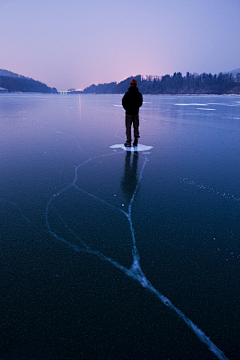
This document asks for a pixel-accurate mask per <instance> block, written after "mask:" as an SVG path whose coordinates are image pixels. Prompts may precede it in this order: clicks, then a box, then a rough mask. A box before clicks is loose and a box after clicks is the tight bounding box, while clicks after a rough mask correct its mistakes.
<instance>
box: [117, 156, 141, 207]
mask: <svg viewBox="0 0 240 360" xmlns="http://www.w3.org/2000/svg"><path fill="white" fill-rule="evenodd" d="M131 153H132V152H131V151H126V157H125V167H124V175H123V177H122V180H121V188H122V191H123V193H124V194H125V196H126V198H127V200H128V201H129V202H130V200H131V198H132V196H133V194H134V191H135V189H136V186H137V183H138V178H137V167H138V152H137V151H134V153H133V159H132V163H131Z"/></svg>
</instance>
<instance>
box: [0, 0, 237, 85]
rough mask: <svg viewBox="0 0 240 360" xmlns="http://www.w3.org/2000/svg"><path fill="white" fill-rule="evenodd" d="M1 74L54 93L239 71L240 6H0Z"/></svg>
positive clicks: (11, 0) (202, 2)
mask: <svg viewBox="0 0 240 360" xmlns="http://www.w3.org/2000/svg"><path fill="white" fill-rule="evenodd" d="M0 34H1V35H0V69H5V70H9V71H12V72H15V73H18V74H20V75H24V76H27V77H30V78H33V79H36V80H39V81H41V82H44V83H46V84H47V85H48V86H51V87H56V88H57V89H58V90H67V89H69V88H75V89H84V88H85V87H87V86H90V85H91V84H96V85H97V84H99V83H108V82H112V81H117V82H120V81H121V80H123V79H126V78H127V77H129V76H132V75H139V74H140V75H158V76H162V75H165V74H173V73H174V72H181V73H182V74H183V75H185V74H186V72H188V71H189V72H190V73H199V74H201V73H203V72H206V73H210V72H211V73H212V74H218V73H220V72H228V71H231V70H234V69H237V68H240V0H0Z"/></svg>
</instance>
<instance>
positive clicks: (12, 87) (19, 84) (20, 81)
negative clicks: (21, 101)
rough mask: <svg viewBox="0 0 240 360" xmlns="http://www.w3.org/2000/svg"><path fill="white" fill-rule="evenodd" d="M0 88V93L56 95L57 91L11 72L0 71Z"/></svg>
mask: <svg viewBox="0 0 240 360" xmlns="http://www.w3.org/2000/svg"><path fill="white" fill-rule="evenodd" d="M0 88H2V90H1V91H3V90H5V91H8V92H14V91H20V92H39V93H57V92H58V91H57V89H55V88H50V87H48V86H47V85H46V84H43V83H41V82H40V81H36V80H33V79H30V78H27V77H24V76H20V75H18V74H15V73H12V72H11V71H7V70H1V69H0Z"/></svg>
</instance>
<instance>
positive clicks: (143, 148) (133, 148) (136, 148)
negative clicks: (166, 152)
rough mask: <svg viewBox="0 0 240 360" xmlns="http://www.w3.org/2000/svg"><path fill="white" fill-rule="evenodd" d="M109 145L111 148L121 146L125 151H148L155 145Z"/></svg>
mask: <svg viewBox="0 0 240 360" xmlns="http://www.w3.org/2000/svg"><path fill="white" fill-rule="evenodd" d="M109 147H110V149H118V148H120V149H123V150H125V151H148V150H151V149H152V148H153V146H147V145H142V144H138V145H137V146H131V147H126V146H125V145H124V144H115V145H111V146H109Z"/></svg>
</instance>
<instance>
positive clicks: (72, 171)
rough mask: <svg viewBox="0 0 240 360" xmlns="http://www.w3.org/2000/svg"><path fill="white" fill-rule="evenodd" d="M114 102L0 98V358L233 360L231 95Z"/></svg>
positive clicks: (237, 152) (237, 153)
mask: <svg viewBox="0 0 240 360" xmlns="http://www.w3.org/2000/svg"><path fill="white" fill-rule="evenodd" d="M121 99H122V95H80V96H78V95H71V96H66V95H65V96H63V95H41V94H0V128H1V131H0V137H1V141H0V146H1V163H0V164H1V165H0V173H1V175H0V176H1V181H0V191H1V192H0V210H1V213H0V214H1V218H0V229H1V231H0V248H1V251H0V272H1V278H0V285H1V306H0V324H1V325H0V326H1V337H0V359H1V360H12V359H14V360H15V359H16V360H19V359H20V360H22V359H24V360H28V359H29V360H32V359H37V360H38V359H39V360H40V359H41V360H42V359H49V360H52V359H56V360H61V359H71V360H78V359H87V360H88V359H101V360H102V359H103V360H105V359H113V360H114V359H136V360H142V359H146V360H148V359H161V360H168V359H169V360H183V359H184V360H203V359H204V360H208V359H209V360H210V359H229V360H236V359H239V354H240V344H239V336H240V331H239V329H240V325H239V324H240V316H239V314H240V311H239V310H240V308H239V298H240V288H239V276H240V271H239V265H240V246H239V239H240V221H239V215H240V187H239V183H240V181H239V179H240V141H239V139H240V97H238V96H160V95H158V96H151V95H145V96H144V104H143V107H142V108H141V109H140V136H141V137H140V139H139V144H140V146H139V148H137V149H136V150H137V151H125V149H124V148H123V147H122V144H123V143H124V142H125V125H124V111H123V109H122V107H121ZM132 150H134V149H132Z"/></svg>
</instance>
